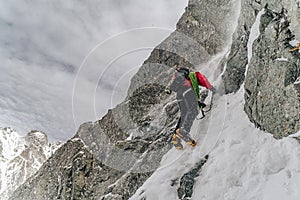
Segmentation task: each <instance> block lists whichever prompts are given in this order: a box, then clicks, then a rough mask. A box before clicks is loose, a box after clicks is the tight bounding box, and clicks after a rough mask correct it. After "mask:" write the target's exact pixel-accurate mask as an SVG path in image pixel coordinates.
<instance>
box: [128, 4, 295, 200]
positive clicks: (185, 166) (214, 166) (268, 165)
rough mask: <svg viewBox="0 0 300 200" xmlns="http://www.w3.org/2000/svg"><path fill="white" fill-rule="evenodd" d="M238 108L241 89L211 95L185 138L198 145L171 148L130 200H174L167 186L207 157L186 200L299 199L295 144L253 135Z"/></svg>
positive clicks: (241, 105)
mask: <svg viewBox="0 0 300 200" xmlns="http://www.w3.org/2000/svg"><path fill="white" fill-rule="evenodd" d="M263 12H264V11H263V10H262V11H261V12H260V13H259V15H258V16H257V19H256V22H255V23H254V25H253V27H252V29H251V33H250V36H251V37H250V38H249V42H248V48H249V49H250V50H249V52H248V58H249V61H250V59H251V57H252V51H251V49H252V44H253V42H254V41H255V39H256V38H257V37H258V36H259V31H258V27H259V19H260V17H261V15H262V14H263ZM224 55H226V53H225V52H224ZM214 60H215V62H219V61H220V60H221V59H219V55H218V58H217V56H216V57H215V58H214ZM212 64H213V63H210V65H207V66H208V68H207V69H203V71H205V72H206V73H205V74H206V75H208V78H209V80H213V77H212V76H213V73H209V69H211V66H216V65H212ZM203 66H206V65H203ZM210 71H211V70H210ZM208 73H209V74H208ZM217 83H218V81H216V82H215V84H216V85H217ZM243 108H244V89H243V87H242V88H241V89H240V90H239V91H238V92H237V93H236V94H231V95H224V96H221V97H220V96H217V97H216V99H215V102H214V107H213V110H212V112H211V113H210V115H209V116H207V117H206V118H205V119H203V120H202V121H195V122H194V124H193V127H192V130H191V135H192V136H193V137H194V138H196V139H197V143H198V145H197V146H196V147H194V148H192V147H190V146H185V147H184V150H182V151H179V150H176V149H175V148H173V149H171V150H170V151H169V152H168V153H167V154H166V155H165V156H164V157H163V159H162V161H161V165H160V167H159V168H158V169H157V170H156V171H155V172H154V174H153V175H152V176H151V177H150V178H149V179H148V180H147V181H146V182H145V183H144V184H143V186H142V187H141V188H139V190H138V191H137V192H136V193H135V195H134V196H132V198H131V200H139V199H141V198H142V197H145V198H146V199H149V200H154V199H155V200H160V199H161V200H176V199H179V198H178V195H177V188H178V185H175V186H171V183H172V182H174V180H175V179H178V178H180V177H181V176H182V175H183V174H185V173H186V172H188V171H189V170H191V169H192V168H193V166H194V165H195V164H196V163H198V162H199V161H200V160H201V159H203V157H204V156H205V155H206V154H209V155H210V157H209V159H208V161H207V163H206V164H205V165H204V166H203V168H202V170H201V173H200V176H199V177H197V178H196V183H195V185H194V193H193V196H192V198H191V199H194V200H237V199H243V200H271V199H272V200H282V199H284V200H296V199H297V200H298V199H300V190H299V185H300V144H299V142H298V141H296V140H295V139H293V138H291V137H288V138H283V139H281V140H276V139H274V138H273V136H272V135H271V134H269V133H266V132H263V131H260V130H258V129H257V128H255V127H254V125H253V124H252V123H251V122H250V121H249V119H248V117H247V115H246V114H245V112H244V110H243ZM298 134H300V131H299V132H298Z"/></svg>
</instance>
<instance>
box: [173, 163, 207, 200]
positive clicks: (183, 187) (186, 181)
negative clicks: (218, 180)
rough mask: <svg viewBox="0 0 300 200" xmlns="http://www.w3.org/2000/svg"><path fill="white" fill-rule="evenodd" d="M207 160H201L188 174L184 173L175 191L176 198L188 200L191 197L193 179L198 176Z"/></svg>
mask: <svg viewBox="0 0 300 200" xmlns="http://www.w3.org/2000/svg"><path fill="white" fill-rule="evenodd" d="M207 159H208V157H207V158H206V159H203V160H201V161H200V162H199V163H197V164H196V165H195V166H194V167H193V168H192V169H191V170H190V171H189V172H187V173H185V174H184V175H183V176H182V177H181V179H180V185H179V188H178V189H177V193H178V197H179V199H181V200H188V199H190V198H191V197H192V194H193V188H194V184H195V178H196V177H198V176H199V175H200V171H201V168H202V167H203V165H204V164H205V163H206V162H207Z"/></svg>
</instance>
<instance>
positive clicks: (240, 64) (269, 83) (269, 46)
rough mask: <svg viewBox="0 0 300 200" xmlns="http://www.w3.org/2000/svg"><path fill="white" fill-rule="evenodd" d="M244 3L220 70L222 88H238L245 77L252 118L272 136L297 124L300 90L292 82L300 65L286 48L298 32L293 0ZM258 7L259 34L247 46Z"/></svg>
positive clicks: (296, 55) (299, 124)
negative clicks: (260, 14)
mask: <svg viewBox="0 0 300 200" xmlns="http://www.w3.org/2000/svg"><path fill="white" fill-rule="evenodd" d="M298 3H299V2H298ZM242 7H243V8H244V9H242V10H241V15H240V18H239V26H238V29H237V31H236V33H235V34H234V36H233V44H232V47H231V52H230V54H229V57H228V59H227V68H226V71H225V73H224V75H223V80H224V86H225V92H226V93H231V92H236V91H237V90H238V89H239V88H240V86H241V85H242V83H244V80H245V102H246V103H245V111H246V113H247V114H248V116H249V118H250V120H251V121H252V122H253V123H254V124H255V125H256V126H257V127H259V128H261V129H262V130H265V131H268V132H270V133H272V134H273V135H274V137H276V138H281V137H284V136H287V135H289V134H292V133H295V132H296V131H297V130H299V127H300V121H299V119H300V99H299V94H300V93H299V90H297V87H298V86H297V84H295V83H296V80H297V78H298V77H299V76H300V74H299V70H300V66H299V52H298V51H295V52H289V49H291V48H292V46H291V42H292V41H293V40H295V39H297V38H299V37H300V34H299V26H300V25H299V20H298V21H297V16H299V9H297V1H289V3H288V2H285V1H249V2H248V1H242ZM262 9H265V11H264V14H263V15H262V16H261V18H260V21H259V22H260V27H259V32H260V35H259V37H258V38H257V40H255V41H254V43H253V45H252V46H250V45H249V39H251V38H249V36H250V31H251V27H252V25H253V23H254V21H255V16H257V14H258V12H259V11H260V10H262ZM295 36H298V37H297V38H296V37H295ZM249 48H252V49H249ZM250 50H251V51H252V54H251V53H250V54H251V55H249V51H250ZM249 57H250V58H251V59H250V60H249ZM246 67H248V71H247V75H246V77H245V72H246Z"/></svg>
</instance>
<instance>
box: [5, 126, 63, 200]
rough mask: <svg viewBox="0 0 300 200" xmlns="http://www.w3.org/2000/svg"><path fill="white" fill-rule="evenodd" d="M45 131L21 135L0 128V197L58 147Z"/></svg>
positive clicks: (36, 168)
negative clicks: (49, 139)
mask: <svg viewBox="0 0 300 200" xmlns="http://www.w3.org/2000/svg"><path fill="white" fill-rule="evenodd" d="M58 146H59V143H49V142H48V139H47V136H46V134H45V133H42V132H39V131H32V132H30V133H28V134H27V135H26V136H25V137H21V136H20V135H18V133H17V132H15V131H14V130H13V129H10V128H4V129H0V147H1V148H0V150H1V151H0V159H1V160H0V165H1V171H0V173H1V190H0V192H1V199H3V200H4V199H8V197H9V195H11V194H12V193H13V191H14V190H15V189H16V188H17V187H18V186H19V185H21V184H22V183H24V182H25V181H26V179H27V178H29V177H30V176H32V175H33V174H34V173H35V172H36V171H37V170H38V169H39V168H40V167H41V165H42V164H43V163H44V162H45V161H46V159H48V158H49V157H50V156H51V155H52V154H53V153H54V151H55V150H56V149H57V148H58Z"/></svg>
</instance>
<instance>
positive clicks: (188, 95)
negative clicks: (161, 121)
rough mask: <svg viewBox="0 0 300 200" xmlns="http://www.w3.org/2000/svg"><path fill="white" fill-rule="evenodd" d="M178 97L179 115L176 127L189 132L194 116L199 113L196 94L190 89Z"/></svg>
mask: <svg viewBox="0 0 300 200" xmlns="http://www.w3.org/2000/svg"><path fill="white" fill-rule="evenodd" d="M178 97H179V98H178V103H179V109H180V113H181V116H180V119H179V121H178V124H177V126H178V127H177V128H180V129H181V130H182V132H186V133H189V132H190V130H191V127H192V125H193V122H194V120H195V118H196V117H197V115H198V114H199V111H198V102H197V99H196V95H195V93H194V91H193V90H192V89H190V90H188V91H186V92H184V93H183V94H182V96H181V95H180V96H178Z"/></svg>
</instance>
